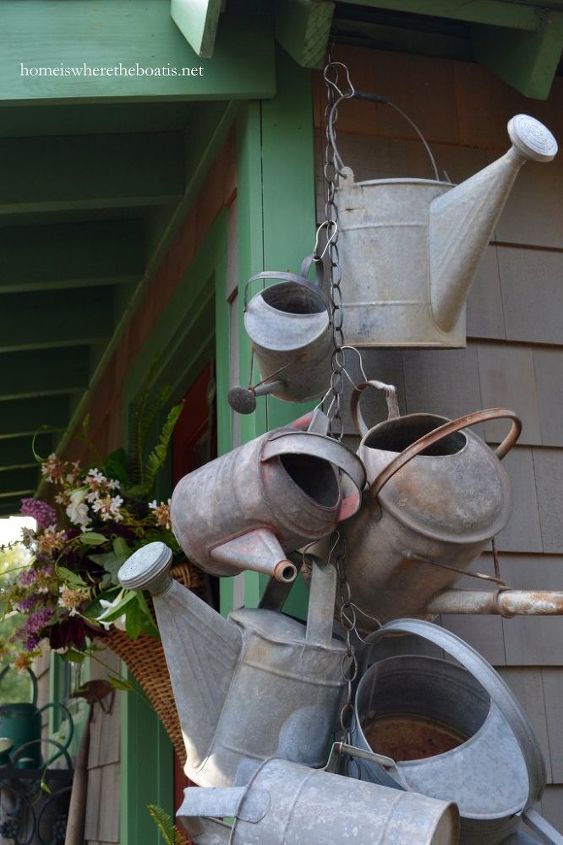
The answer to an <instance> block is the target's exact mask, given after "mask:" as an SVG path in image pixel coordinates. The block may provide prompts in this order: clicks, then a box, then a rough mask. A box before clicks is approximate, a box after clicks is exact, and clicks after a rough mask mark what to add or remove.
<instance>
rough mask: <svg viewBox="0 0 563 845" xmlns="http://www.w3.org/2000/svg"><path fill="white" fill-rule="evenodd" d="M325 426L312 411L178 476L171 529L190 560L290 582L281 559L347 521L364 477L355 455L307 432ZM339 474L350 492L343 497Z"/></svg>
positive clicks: (289, 566)
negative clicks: (349, 482) (349, 483)
mask: <svg viewBox="0 0 563 845" xmlns="http://www.w3.org/2000/svg"><path fill="white" fill-rule="evenodd" d="M325 423H326V417H325V416H324V415H323V414H320V413H319V412H316V413H315V415H314V416H313V415H307V416H306V417H303V418H302V419H300V420H298V421H297V422H296V423H294V424H293V426H288V427H284V428H278V429H275V430H274V431H270V432H268V433H267V434H264V435H262V436H261V437H257V438H256V439H255V440H251V441H250V442H249V443H245V444H244V445H243V446H239V447H238V448H237V449H234V450H233V451H232V452H229V453H228V454H227V455H223V456H222V457H220V458H216V459H215V460H214V461H211V462H210V463H208V464H205V465H204V466H202V467H200V468H199V469H197V470H195V472H192V473H190V474H189V475H186V476H185V477H184V478H182V480H181V481H180V482H179V483H178V484H177V485H176V488H175V490H174V493H173V495H172V504H171V518H172V529H173V531H174V534H175V535H176V537H177V539H178V542H179V543H180V545H181V547H182V549H183V550H184V551H185V553H186V555H187V556H188V557H189V558H190V560H192V561H194V563H197V564H198V565H199V566H201V567H202V569H205V570H206V571H207V572H210V573H212V574H213V575H235V574H237V573H238V572H240V571H241V570H243V569H253V570H255V571H257V572H264V573H266V574H267V575H272V576H273V577H274V578H276V579H277V580H279V581H287V582H290V581H293V580H294V578H295V575H296V568H295V566H294V564H293V563H291V561H289V560H288V559H287V554H288V553H290V552H293V551H295V550H296V549H298V548H300V547H301V546H304V545H305V544H307V543H310V542H312V541H313V540H318V539H320V538H321V537H324V536H326V535H327V534H330V533H331V532H332V531H333V530H334V528H335V527H336V525H337V524H338V523H339V522H341V521H342V520H344V519H347V518H348V517H349V516H351V515H352V514H353V513H354V512H355V511H356V510H357V508H358V507H359V505H360V491H361V489H362V487H363V484H364V480H365V472H364V468H363V466H362V463H361V461H360V460H359V458H357V457H356V456H355V455H353V454H352V453H351V452H349V451H348V449H346V448H345V447H344V446H343V445H342V444H341V443H338V442H337V441H335V440H332V439H330V438H329V437H326V436H325V435H324V434H323V433H322V432H321V431H318V430H312V429H313V428H315V427H316V426H317V425H319V427H320V428H321V429H324V427H325ZM307 425H309V430H304V429H305V428H306V426H307ZM338 470H340V471H341V472H343V473H345V474H346V475H347V476H348V477H349V478H350V479H351V480H352V482H353V484H354V487H355V492H354V493H353V494H351V495H350V496H347V497H346V498H343V496H342V485H341V480H340V475H339V473H338Z"/></svg>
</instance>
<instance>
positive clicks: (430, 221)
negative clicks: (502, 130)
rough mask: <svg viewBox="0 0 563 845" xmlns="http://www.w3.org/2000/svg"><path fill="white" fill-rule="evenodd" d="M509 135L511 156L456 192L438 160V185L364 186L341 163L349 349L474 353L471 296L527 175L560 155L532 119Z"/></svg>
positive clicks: (521, 117)
mask: <svg viewBox="0 0 563 845" xmlns="http://www.w3.org/2000/svg"><path fill="white" fill-rule="evenodd" d="M347 96H350V95H347ZM358 96H360V97H363V98H365V99H375V100H376V101H381V102H388V101H387V100H386V99H385V98H377V97H376V96H375V95H364V94H358ZM335 105H336V104H335ZM391 105H392V104H391ZM394 108H396V107H394ZM397 111H400V110H399V109H397ZM334 113H335V110H333V116H334ZM401 114H402V112H401ZM407 119H408V118H407ZM415 128H416V127H415ZM332 131H333V127H332ZM417 132H419V130H418V129H417ZM508 134H509V136H510V140H511V141H512V146H511V148H510V149H509V150H508V152H507V153H506V154H505V155H503V156H502V158H500V159H498V160H497V161H495V162H493V163H492V164H490V165H489V166H488V167H486V168H485V169H484V170H481V171H480V172H479V173H477V174H475V175H474V176H472V177H471V178H470V179H468V180H467V181H465V182H462V183H461V184H460V185H456V186H455V187H454V186H453V185H452V184H451V183H449V182H443V181H440V180H439V177H438V172H437V168H436V166H435V163H434V160H433V159H432V164H433V167H434V170H435V179H403V178H402V179H373V180H369V181H367V182H356V181H355V180H354V174H353V172H352V170H351V169H350V168H345V167H343V165H342V159H341V158H340V156H339V155H338V152H337V153H336V156H337V164H338V167H339V172H340V174H341V176H340V184H339V187H338V190H337V203H338V208H339V233H340V234H339V241H338V246H339V249H340V258H341V262H342V268H343V285H342V287H343V290H345V296H344V305H343V307H344V331H345V337H346V342H347V343H349V344H351V345H352V346H367V347H380V346H427V347H428V346H430V347H459V346H465V343H466V336H465V301H466V298H467V294H468V292H469V289H470V287H471V284H472V282H473V280H474V278H475V274H476V272H477V267H478V264H479V260H480V258H481V255H482V254H483V252H484V250H485V248H486V246H487V244H488V242H489V240H490V239H491V236H492V235H493V231H494V228H495V225H496V223H497V220H498V219H499V217H500V214H501V212H502V210H503V208H504V205H505V203H506V200H507V198H508V195H509V194H510V191H511V189H512V185H513V183H514V180H515V178H516V176H517V174H518V171H519V170H520V168H521V167H522V165H523V164H524V162H526V161H538V162H547V161H551V160H552V159H553V158H554V156H555V155H556V153H557V143H556V141H555V138H554V137H553V135H552V134H551V132H549V130H548V129H546V127H545V126H543V125H542V124H541V123H540V122H539V121H538V120H535V119H534V118H533V117H530V116H529V115H526V114H518V115H516V116H515V117H513V118H512V119H511V120H510V122H509V123H508ZM419 135H420V132H419ZM424 143H425V144H426V142H424ZM426 147H427V149H428V145H426Z"/></svg>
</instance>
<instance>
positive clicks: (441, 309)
mask: <svg viewBox="0 0 563 845" xmlns="http://www.w3.org/2000/svg"><path fill="white" fill-rule="evenodd" d="M508 134H509V136H510V140H511V141H512V147H511V148H510V149H509V150H508V152H507V153H505V155H503V156H502V157H501V158H499V159H498V160H497V161H495V162H493V163H492V164H490V165H489V166H488V167H486V168H485V169H484V170H481V171H480V172H479V173H476V174H475V175H474V176H472V177H471V178H470V179H468V180H466V181H465V182H462V183H461V184H460V185H457V186H456V187H455V188H453V189H452V190H450V191H447V192H446V193H444V194H442V195H441V196H438V197H437V198H436V199H434V200H433V202H432V203H431V205H430V221H429V248H430V295H431V307H432V314H433V317H434V320H435V321H436V323H437V325H438V326H439V328H440V329H441V330H442V331H443V332H449V331H451V330H452V328H453V327H454V326H455V324H456V323H457V321H458V319H459V317H460V316H461V314H462V312H463V308H464V305H465V300H466V297H467V294H468V292H469V289H470V287H471V284H472V282H473V279H474V278H475V274H476V272H477V267H478V264H479V260H480V258H481V256H482V254H483V252H484V250H485V248H486V246H487V244H488V242H489V241H490V239H491V236H492V234H493V231H494V228H495V226H496V223H497V221H498V219H499V217H500V214H501V212H502V210H503V208H504V205H505V203H506V200H507V198H508V196H509V194H510V191H511V189H512V186H513V184H514V180H515V179H516V176H517V174H518V171H519V170H520V168H521V167H522V165H523V164H524V163H525V162H526V161H539V162H547V161H551V160H552V159H553V158H554V157H555V155H556V153H557V142H556V141H555V138H554V137H553V135H552V134H551V132H550V131H549V130H548V129H547V128H546V127H545V126H543V124H541V123H540V122H539V121H538V120H535V119H534V118H533V117H530V116H528V115H524V114H519V115H516V116H515V117H513V118H512V119H511V120H510V121H509V123H508Z"/></svg>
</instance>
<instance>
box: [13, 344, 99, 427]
mask: <svg viewBox="0 0 563 845" xmlns="http://www.w3.org/2000/svg"><path fill="white" fill-rule="evenodd" d="M89 372H90V351H89V349H88V347H83V346H79V347H77V348H76V349H72V350H71V351H69V350H67V349H60V350H59V349H45V350H44V351H43V352H41V354H40V355H39V354H37V352H2V353H0V373H2V378H1V379H0V399H18V398H21V399H24V398H29V397H32V396H56V395H58V394H69V393H79V392H81V391H82V390H84V388H85V387H86V385H87V384H88V375H89ZM1 413H2V406H1V405H0V414H1Z"/></svg>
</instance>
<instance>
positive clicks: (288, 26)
mask: <svg viewBox="0 0 563 845" xmlns="http://www.w3.org/2000/svg"><path fill="white" fill-rule="evenodd" d="M334 8H335V4H334V3H333V2H330V1H329V0H276V3H275V23H276V29H275V31H276V39H277V41H278V42H279V43H280V44H281V46H282V47H283V48H284V50H286V51H287V52H288V53H289V55H290V56H291V58H292V59H293V60H294V61H296V62H297V64H298V65H300V66H301V67H309V68H313V67H320V66H321V65H322V63H323V60H324V57H325V54H326V51H327V46H328V40H329V37H330V28H331V25H332V16H333V14H334Z"/></svg>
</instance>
